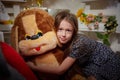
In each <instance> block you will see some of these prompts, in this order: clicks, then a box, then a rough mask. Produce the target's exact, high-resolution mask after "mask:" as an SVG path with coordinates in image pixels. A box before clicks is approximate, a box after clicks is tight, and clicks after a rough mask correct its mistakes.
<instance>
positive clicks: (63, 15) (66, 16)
mask: <svg viewBox="0 0 120 80" xmlns="http://www.w3.org/2000/svg"><path fill="white" fill-rule="evenodd" d="M62 20H66V21H68V22H69V23H70V24H71V25H72V26H73V29H74V30H73V31H74V32H73V35H72V39H71V41H70V42H69V43H67V46H65V54H66V56H67V54H69V52H70V44H71V43H72V41H73V39H74V37H75V35H76V34H77V32H78V20H77V17H76V16H75V15H74V14H73V13H70V12H68V11H65V10H63V11H61V12H59V13H58V14H57V15H56V16H55V22H54V30H55V32H57V30H58V28H59V25H60V23H61V21H62Z"/></svg>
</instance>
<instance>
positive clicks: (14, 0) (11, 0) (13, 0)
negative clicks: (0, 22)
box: [1, 0, 27, 2]
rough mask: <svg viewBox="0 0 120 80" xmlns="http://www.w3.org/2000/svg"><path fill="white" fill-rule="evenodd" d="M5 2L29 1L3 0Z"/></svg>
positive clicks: (24, 0)
mask: <svg viewBox="0 0 120 80" xmlns="http://www.w3.org/2000/svg"><path fill="white" fill-rule="evenodd" d="M1 1H3V2H8V1H9V2H27V0H1Z"/></svg>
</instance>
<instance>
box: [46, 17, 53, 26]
mask: <svg viewBox="0 0 120 80" xmlns="http://www.w3.org/2000/svg"><path fill="white" fill-rule="evenodd" d="M46 21H47V23H48V24H49V26H50V27H51V28H53V26H54V18H53V17H52V16H48V17H47V18H46Z"/></svg>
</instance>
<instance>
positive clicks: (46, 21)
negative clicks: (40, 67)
mask: <svg viewBox="0 0 120 80" xmlns="http://www.w3.org/2000/svg"><path fill="white" fill-rule="evenodd" d="M31 14H35V16H36V23H37V27H38V29H39V30H41V31H42V32H43V34H44V33H46V32H48V31H52V28H53V26H54V19H53V17H52V16H50V15H49V14H48V13H47V12H46V11H44V10H41V9H29V10H25V11H22V12H20V13H19V14H18V16H17V17H16V18H15V21H14V25H13V27H12V31H11V42H12V43H11V44H12V46H13V47H14V48H15V49H16V50H17V51H19V48H18V43H19V42H20V41H21V40H25V34H26V33H25V30H24V27H23V23H22V17H24V16H27V15H31ZM19 52H21V51H19ZM46 54H48V55H49V54H54V56H55V58H56V60H57V61H58V63H59V64H60V63H61V62H62V60H63V52H62V51H61V50H59V49H58V48H55V49H54V50H51V51H49V52H46V53H45V54H42V55H40V56H34V57H35V58H33V59H34V60H33V61H35V63H36V64H40V63H44V62H46V63H47V62H48V61H51V60H47V58H46V57H49V56H48V55H46ZM40 59H42V60H43V62H42V60H40ZM39 60H40V61H39ZM52 63H54V60H53V62H52ZM49 64H50V63H49ZM49 64H48V65H49Z"/></svg>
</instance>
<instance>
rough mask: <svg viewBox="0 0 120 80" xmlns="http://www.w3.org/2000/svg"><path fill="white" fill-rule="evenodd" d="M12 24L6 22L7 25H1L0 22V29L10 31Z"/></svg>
mask: <svg viewBox="0 0 120 80" xmlns="http://www.w3.org/2000/svg"><path fill="white" fill-rule="evenodd" d="M12 26H13V25H11V24H8V25H1V24H0V31H11V28H12Z"/></svg>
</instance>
